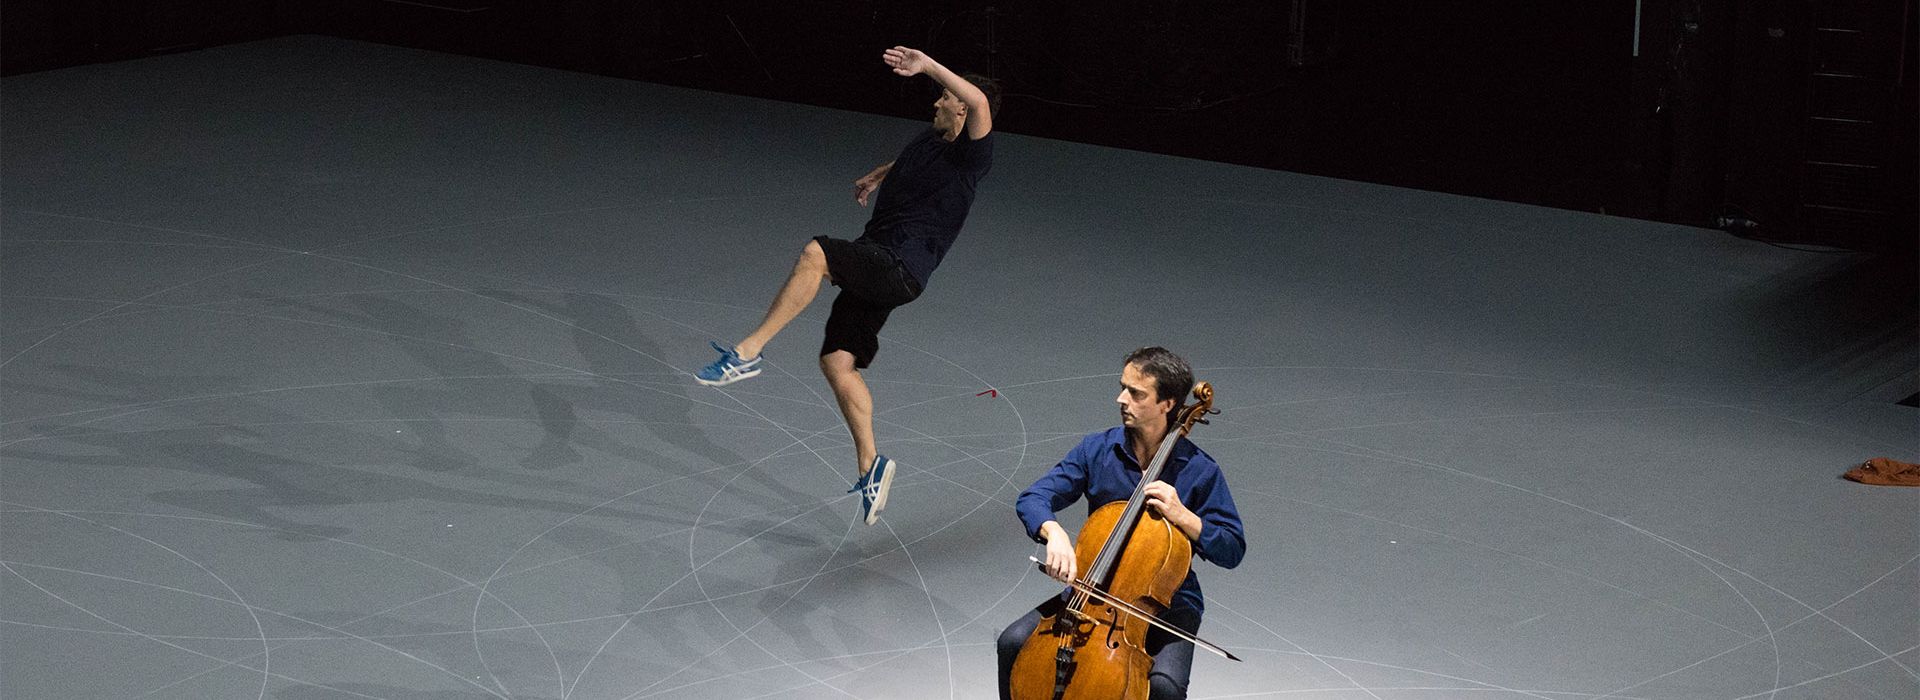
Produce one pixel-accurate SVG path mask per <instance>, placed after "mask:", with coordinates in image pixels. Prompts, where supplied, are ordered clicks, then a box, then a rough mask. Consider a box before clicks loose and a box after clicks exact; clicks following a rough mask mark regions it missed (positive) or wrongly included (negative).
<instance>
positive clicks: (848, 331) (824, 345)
mask: <svg viewBox="0 0 1920 700" xmlns="http://www.w3.org/2000/svg"><path fill="white" fill-rule="evenodd" d="M813 240H815V241H818V242H819V243H820V250H821V251H823V252H825V253H826V255H827V274H828V275H831V276H832V277H833V284H834V286H836V287H839V288H840V295H839V296H836V297H834V298H833V311H832V312H830V313H829V314H828V315H827V337H826V339H825V340H823V341H821V343H820V356H821V357H826V356H827V355H830V354H832V353H834V352H836V351H839V350H845V351H847V352H848V353H851V354H852V355H853V366H855V367H858V368H861V369H865V368H866V367H867V365H870V364H872V363H873V356H874V354H875V353H878V352H879V351H880V327H881V326H884V325H886V324H887V315H888V314H891V313H893V310H894V308H895V307H899V306H901V305H904V304H906V303H907V302H910V301H913V300H914V299H915V298H917V297H919V296H920V283H919V282H917V281H915V280H914V279H913V275H912V274H911V273H908V272H907V268H906V267H905V266H903V265H901V264H900V259H899V258H897V257H894V255H893V251H890V250H887V249H886V248H883V247H881V246H880V245H878V244H875V243H866V242H862V241H849V240H844V239H840V238H833V237H830V236H815V237H814V238H813Z"/></svg>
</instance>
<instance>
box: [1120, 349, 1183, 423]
mask: <svg viewBox="0 0 1920 700" xmlns="http://www.w3.org/2000/svg"><path fill="white" fill-rule="evenodd" d="M1159 385H1160V382H1159V380H1156V379H1154V378H1153V375H1151V374H1147V373H1145V372H1142V371H1140V368H1139V367H1135V366H1134V365H1132V364H1131V363H1129V364H1128V365H1127V366H1126V367H1125V368H1123V369H1121V370H1120V395H1119V396H1116V397H1114V399H1113V400H1114V402H1116V403H1118V404H1120V424H1121V425H1123V426H1126V427H1127V428H1129V429H1141V428H1153V427H1158V426H1161V425H1164V423H1162V421H1164V420H1165V419H1166V417H1167V414H1168V413H1171V412H1172V411H1173V399H1166V400H1161V399H1159V398H1157V397H1158V396H1159V389H1160V386H1159Z"/></svg>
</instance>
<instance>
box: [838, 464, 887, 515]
mask: <svg viewBox="0 0 1920 700" xmlns="http://www.w3.org/2000/svg"><path fill="white" fill-rule="evenodd" d="M892 485H893V460H891V459H887V456H886V455H874V457H873V468H872V469H868V470H867V473H866V474H863V475H861V477H860V481H859V483H856V484H854V485H853V488H850V489H847V493H853V492H855V491H859V492H860V518H861V519H862V520H865V521H867V524H868V525H872V524H873V523H874V521H876V520H879V519H880V509H881V508H885V507H887V487H890V486H892Z"/></svg>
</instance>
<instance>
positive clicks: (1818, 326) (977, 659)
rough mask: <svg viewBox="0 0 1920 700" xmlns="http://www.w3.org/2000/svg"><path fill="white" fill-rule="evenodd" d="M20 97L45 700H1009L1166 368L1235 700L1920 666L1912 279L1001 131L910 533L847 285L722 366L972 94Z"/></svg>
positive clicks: (1542, 695)
mask: <svg viewBox="0 0 1920 700" xmlns="http://www.w3.org/2000/svg"><path fill="white" fill-rule="evenodd" d="M874 69H875V70H883V68H882V67H881V66H880V65H879V64H878V62H877V61H876V63H875V66H874ZM4 88H5V93H4V110H5V111H4V127H5V151H4V199H3V200H0V203H3V204H4V209H3V212H0V225H3V226H4V236H5V239H4V243H5V247H4V255H5V258H4V260H5V263H4V275H5V277H4V294H5V329H4V330H5V332H4V336H3V337H4V347H3V348H0V349H3V350H4V355H3V356H0V362H4V369H3V370H0V372H3V373H0V381H3V382H4V388H5V405H4V415H3V416H0V420H3V421H4V423H3V424H0V459H4V460H5V462H4V473H3V474H0V489H4V491H3V492H0V505H3V506H4V512H3V513H0V535H3V536H4V538H5V539H4V550H3V551H4V557H3V558H0V568H4V571H0V587H3V588H0V590H4V600H3V601H0V635H4V637H3V639H0V642H3V644H4V647H3V650H0V669H3V670H4V676H5V680H4V684H3V685H0V693H4V694H5V696H6V697H8V698H20V699H22V700H26V699H30V698H289V699H302V700H304V699H318V698H367V697H380V698H485V697H493V698H578V699H581V700H586V699H589V698H592V699H602V698H610V699H616V700H618V699H632V698H655V697H676V698H681V697H688V698H763V697H764V698H923V697H951V698H985V697H990V696H991V695H992V694H993V690H992V688H993V677H994V676H993V674H994V671H993V650H992V644H991V642H992V639H993V637H994V635H995V634H996V632H997V631H998V630H999V629H1000V628H1001V627H1002V626H1004V625H1005V624H1006V623H1007V622H1009V621H1011V620H1013V619H1014V618H1015V617H1017V616H1019V615H1020V614H1021V613H1022V612H1023V611H1025V610H1026V609H1028V608H1029V607H1030V606H1032V605H1034V604H1035V603H1036V602H1038V601H1039V600H1040V599H1042V598H1044V597H1045V596H1047V595H1050V594H1051V593H1053V592H1055V591H1057V590H1058V589H1057V587H1056V585H1054V584H1051V583H1049V582H1048V581H1046V580H1044V579H1043V577H1041V576H1040V575H1039V574H1037V573H1036V572H1033V571H1031V570H1030V569H1029V567H1028V565H1027V563H1026V557H1027V556H1028V555H1029V554H1030V553H1032V552H1033V551H1034V548H1033V546H1032V544H1031V543H1029V542H1028V541H1027V540H1026V539H1025V538H1024V537H1023V536H1022V533H1021V531H1020V526H1019V524H1018V522H1017V520H1016V519H1015V518H1014V516H1013V512H1012V508H1011V501H1012V499H1013V496H1014V495H1015V494H1016V493H1018V492H1019V491H1020V490H1021V489H1022V488H1024V487H1025V486H1026V484H1027V483H1029V482H1030V481H1031V480H1032V479H1033V478H1035V477H1036V476H1037V475H1039V474H1040V473H1041V472H1042V471H1043V470H1045V469H1047V468H1048V467H1050V466H1051V465H1052V464H1053V463H1054V462H1055V461H1056V460H1057V459H1058V458H1059V457H1060V456H1061V455H1062V454H1063V453H1064V452H1065V451H1066V449H1067V448H1068V447H1070V446H1071V445H1072V444H1073V442H1074V441H1075V439H1076V438H1077V437H1078V436H1080V435H1082V434H1084V433H1087V432H1091V431H1094V430H1098V429H1102V428H1104V427H1107V426H1110V425H1112V424H1113V423H1115V421H1116V413H1115V411H1114V408H1113V405H1112V404H1111V403H1110V401H1111V400H1112V395H1113V394H1114V393H1115V380H1116V375H1117V372H1118V370H1119V367H1118V361H1119V358H1120V356H1121V355H1122V354H1123V353H1125V352H1126V351H1128V350H1130V349H1132V348H1134V347H1136V346H1140V345H1145V344H1164V345H1167V346H1169V347H1172V348H1174V349H1175V350H1177V351H1180V352H1182V353H1184V354H1186V355H1187V356H1188V357H1189V358H1191V359H1192V360H1193V362H1194V363H1195V365H1196V366H1197V367H1199V368H1200V371H1199V375H1200V377H1201V378H1202V379H1206V380H1210V381H1212V382H1213V383H1214V384H1215V385H1216V386H1217V387H1218V390H1219V401H1220V404H1219V405H1220V407H1221V408H1222V409H1224V411H1225V412H1224V414H1222V415H1220V416H1219V417H1218V418H1217V420H1215V421H1214V424H1213V425H1210V426H1204V427H1201V428H1199V429H1198V430H1197V431H1196V433H1195V438H1196V439H1197V440H1198V441H1199V442H1200V444H1201V445H1202V446H1203V447H1205V448H1206V449H1207V450H1209V451H1210V452H1211V453H1212V454H1214V455H1215V456H1216V457H1217V458H1218V459H1219V460H1220V461H1221V462H1222V463H1223V464H1224V465H1225V468H1226V470H1227V472H1228V477H1229V479H1230V481H1231V483H1232V487H1233V493H1234V496H1235V497H1236V499H1237V500H1238V502H1239V505H1240V507H1241V509H1242V510H1243V511H1244V512H1245V514H1246V527H1247V531H1248V533H1249V540H1250V547H1249V552H1248V554H1247V557H1246V561H1245V563H1244V564H1243V565H1242V566H1240V567H1239V568H1237V569H1234V570H1230V571H1229V570H1221V569H1218V568H1215V567H1212V566H1210V565H1207V564H1205V563H1201V564H1199V565H1198V567H1199V571H1200V576H1201V580H1202V581H1203V583H1204V584H1205V586H1206V590H1207V592H1208V601H1209V602H1208V605H1209V615H1208V617H1207V619H1206V623H1205V626H1204V628H1203V629H1202V633H1203V634H1204V636H1206V637H1208V638H1210V639H1212V640H1213V641H1216V642H1218V643H1220V644H1222V645H1224V646H1226V647H1229V648H1231V649H1233V650H1235V651H1236V652H1237V653H1238V654H1239V655H1240V656H1242V657H1244V658H1245V659H1246V661H1245V663H1241V664H1237V665H1236V664H1232V663H1230V662H1227V661H1224V660H1221V659H1216V658H1212V657H1206V656H1203V657H1202V658H1201V659H1199V660H1198V662H1197V666H1196V668H1195V670H1194V681H1193V689H1192V690H1193V697H1196V698H1228V697H1232V698H1244V697H1313V698H1343V699H1345V698H1379V699H1388V698H1408V699H1421V698H1518V697H1527V698H1538V699H1541V700H1600V698H1622V699H1637V698H1647V699H1657V700H1665V699H1677V698H1711V699H1719V700H1748V699H1760V698H1764V699H1766V700H1787V699H1790V698H1879V699H1886V700H1905V699H1910V698H1913V697H1915V696H1916V694H1917V693H1920V680H1917V679H1920V623H1917V622H1916V615H1915V603H1916V599H1917V598H1920V575H1916V558H1917V557H1920V490H1916V489H1904V490H1903V489H1897V488H1889V487H1868V486H1862V485H1858V484H1854V483H1851V482H1846V481H1842V480H1840V479H1839V478H1838V476H1839V474H1840V473H1841V472H1843V471H1845V470H1846V469H1847V468H1848V467H1849V466H1851V465H1853V464H1854V463H1856V462H1858V461H1860V460H1862V459H1864V458H1867V457H1871V456H1875V455H1888V456H1893V457H1898V458H1905V459H1909V460H1911V459H1913V458H1915V457H1920V449H1917V448H1920V445H1917V444H1916V442H1920V439H1917V438H1916V417H1915V409H1912V408H1907V407H1904V406H1898V405H1895V402H1896V401H1898V400H1899V399H1901V398H1903V397H1905V396H1906V395H1907V394H1909V393H1911V392H1912V391H1913V385H1914V367H1915V364H1916V362H1917V361H1920V360H1917V357H1916V355H1917V352H1916V345H1917V344H1920V343H1916V339H1915V327H1914V318H1915V314H1914V308H1913V307H1914V303H1913V298H1912V297H1911V295H1910V294H1905V293H1896V294H1889V295H1883V296H1878V297H1872V298H1864V299H1863V298H1860V295H1861V292H1862V290H1866V291H1867V292H1874V291H1875V290H1884V289H1895V290H1900V289H1910V287H1904V286H1901V285H1894V286H1892V287H1885V286H1884V285H1882V286H1876V285H1880V284H1881V283H1880V282H1878V281H1876V280H1877V278H1876V277H1875V275H1878V274H1880V273H1879V272H1878V268H1876V267H1875V266H1874V265H1873V264H1872V263H1871V262H1869V261H1867V260H1864V259H1862V258H1860V257H1857V256H1852V255H1830V254H1819V253H1809V252H1800V251H1793V250H1785V249H1782V248H1778V247H1771V246H1766V245H1762V244H1758V243H1753V242H1747V241H1741V240H1736V239H1732V238H1729V237H1726V236H1724V235H1721V234H1718V233H1715V232H1710V231H1703V230H1698V229H1690V228H1683V227H1676V226H1666V225H1660V224H1652V223H1647V222H1643V221H1633V220H1625V219H1619V218H1611V217H1606V216H1600V215H1595V214H1585V213H1577V212H1567V211H1556V210H1548V209H1540V208H1532V207H1525V206H1517V205H1509V204H1503V203H1498V202H1489V201H1479V200H1472V199H1466V198H1461V197H1453V196H1446V195H1438V194H1431V193H1423V192H1415V191H1407V190H1398V189H1392V188H1384V187H1378V186H1372V185H1365V184H1358V183H1352V182H1342V181H1333V180H1326V179H1319V178H1312V177H1304V176H1299V175H1293V174H1288V173H1280V172H1263V171H1257V170H1251V169H1246V168H1236V167H1228V166H1222V165H1217V164H1210V163H1204V162H1197V161H1188V160H1179V159H1173V158H1166V157H1159V156H1152V155H1145V154H1140V153H1132V152H1125V151H1117V150H1111V149H1102V148H1093V147H1087V146H1080V145H1074V144H1068V143H1061V142H1054V141H1045V140H1039V139H1031V138H1022V137H1019V136H1016V135H1011V134H1005V135H1002V136H1001V137H1000V138H1001V141H1000V142H999V146H998V152H997V156H996V157H997V162H996V164H995V166H994V170H993V173H992V175H991V176H990V177H989V179H988V180H987V181H986V183H985V185H984V186H983V189H982V191H981V194H980V198H979V201H978V203H977V205H976V206H975V209H974V214H973V218H972V219H971V221H970V222H969V225H968V229H967V231H966V234H965V235H964V236H963V237H962V238H961V240H960V242H959V244H958V245H957V246H956V248H955V250H954V252H953V254H952V255H951V256H950V257H949V258H948V260H947V262H946V264H945V266H944V267H942V268H941V270H940V271H939V273H938V274H937V275H936V276H935V277H934V279H933V282H932V284H931V286H930V289H929V290H928V292H927V294H926V296H925V297H923V298H922V299H921V300H920V301H918V302H916V303H914V304H912V305H911V306H908V307H906V308H904V309H902V310H901V311H900V312H898V313H896V314H895V317H894V319H893V322H892V323H891V325H889V326H888V327H887V330H886V334H885V347H884V349H883V351H882V353H881V355H880V358H879V360H878V362H877V364H876V365H875V367H874V368H873V369H872V370H871V372H870V373H869V377H870V381H871V382H872V384H873V387H874V392H875V400H876V402H877V404H878V407H879V419H878V431H879V434H880V438H881V440H882V445H883V448H884V449H885V451H887V452H889V453H891V454H892V455H893V456H895V457H896V458H898V459H899V460H901V462H902V463H903V465H904V468H903V471H902V472H901V476H900V479H899V481H898V482H897V484H896V490H895V493H894V495H893V502H892V504H891V507H890V508H889V509H888V510H887V511H886V514H885V517H884V518H882V519H881V521H880V523H879V524H878V525H876V526H873V527H867V526H863V525H859V524H856V523H855V522H854V510H855V501H854V500H853V497H851V496H847V495H845V494H844V493H843V492H844V491H845V490H846V488H847V486H848V482H849V479H850V478H851V477H852V475H853V464H852V457H851V453H850V449H849V447H848V442H847V438H846V434H845V431H844V429H843V427H842V425H841V423H840V420H839V417H838V414H837V412H836V410H835V409H834V407H833V405H832V401H831V396H830V394H829V393H828V391H827V388H826V386H825V383H824V382H823V381H822V380H821V379H820V377H819V376H818V373H817V371H816V370H815V368H814V364H813V359H812V355H813V351H814V349H815V348H816V347H817V345H816V344H817V343H818V339H819V333H820V322H821V320H822V318H823V316H824V313H825V307H826V303H825V301H824V300H822V301H820V302H819V303H816V305H815V306H814V307H812V308H811V309H810V310H809V311H808V312H807V313H806V314H805V315H804V316H803V317H802V318H801V319H800V320H799V321H798V322H797V323H796V324H795V325H794V326H793V327H792V328H791V329H790V330H789V331H788V332H787V333H786V334H785V335H783V336H781V337H780V338H779V339H778V340H776V341H775V342H774V344H773V345H772V346H771V347H770V348H769V350H768V356H769V357H770V359H771V362H772V363H773V369H772V370H771V371H769V372H768V374H767V375H766V376H763V377H761V378H758V379H754V380H752V381H750V382H746V383H743V384H737V385H734V386H733V387H729V388H728V389H726V390H715V389H709V388H705V387H701V386H698V385H696V384H694V383H693V382H692V380H691V378H690V377H689V376H688V375H687V372H689V371H690V370H691V369H693V368H695V367H697V366H699V365H700V364H702V363H705V362H706V361H708V360H709V359H711V358H710V357H709V354H710V353H709V351H708V350H707V347H706V341H707V340H709V339H733V338H735V337H737V336H739V335H741V334H743V333H745V332H746V331H747V330H748V329H749V328H750V326H751V325H752V324H753V323H754V321H755V320H756V319H757V318H758V315H759V314H760V312H761V310H762V309H763V308H764V305H765V303H766V299H767V298H768V296H769V295H770V294H771V293H772V291H773V290H774V288H775V286H776V285H777V283H778V282H779V280H780V279H781V278H782V276H783V275H784V272H785V270H786V268H787V266H788V265H789V264H790V261H791V259H792V256H793V254H794V253H795V252H796V251H797V250H798V247H799V245H800V244H801V242H802V241H804V240H805V238H806V237H808V236H811V235H814V234H821V233H826V234H835V235H842V236H852V235H855V234H856V233H857V232H858V230H859V226H860V225H861V223H862V221H863V220H864V215H865V214H866V212H865V210H863V209H861V208H860V207H858V206H856V205H855V204H854V203H853V202H852V200H851V197H850V182H851V180H852V179H853V178H854V177H856V176H858V175H860V174H861V173H863V172H865V171H866V170H867V169H868V168H870V167H872V166H873V165H875V164H877V163H879V162H881V161H883V160H886V159H888V158H890V157H891V156H892V155H893V153H894V152H895V150H896V149H897V148H898V147H899V146H900V145H901V144H902V143H904V142H905V140H906V139H907V138H908V137H910V136H911V135H912V133H913V132H914V131H915V130H916V129H918V128H919V125H918V124H916V123H914V122H911V121H905V120H899V119H890V118H883V117H875V116H868V115H860V114H850V113H843V112H835V111H830V110H823V109H813V108H806V107H801V106H795V105H789V104H776V103H769V102H763V101H755V100H747V99H740V98H734V97H728V96H723V95H715V94H706V93H699V92H693V91H686V90H678V89H670V88H664V87H659V86H652V85H645V84H637V83H632V82H624V81H619V80H611V79H604V78H597V77H592V76H586V75H579V74H570V73H564V72H557V71H551V70H543V69H536V68H530V67H525V66H516V65H509V64H502V63H493V62H487V61H480V60H473V59H467V58H458V57H450V56H445V55H435V54H429V53H420V52H414V51H406V50H399V49H393V48H386V47H379V46H373V45H367V44H358V43H352V42H344V41H337V40H331V39H320V38H312V37H295V38H289V39H283V40H275V41H269V42H263V43H256V44H248V45H241V46H232V47H226V48H217V49H210V50H205V51H200V52H196V53H190V54H182V55H173V56H166V57H159V58H153V59H149V60H143V61H135V62H128V63H118V64H111V65H100V66H90V67H82V68H74V69H68V70H60V71H54V72H48V73H40V74H31V75H25V76H19V77H15V78H9V79H7V80H6V81H5V82H4ZM903 99H904V98H903ZM1016 105H1017V103H1016ZM929 109H930V105H929ZM929 113H930V112H929ZM988 389H993V390H995V391H996V392H997V394H995V393H984V392H987V390H988ZM1070 512H1071V513H1073V515H1071V516H1070V517H1068V518H1067V520H1068V521H1069V522H1077V520H1078V518H1079V517H1081V515H1080V511H1079V510H1078V508H1077V507H1076V508H1075V509H1074V510H1072V511H1070Z"/></svg>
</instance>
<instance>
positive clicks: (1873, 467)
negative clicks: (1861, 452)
mask: <svg viewBox="0 0 1920 700" xmlns="http://www.w3.org/2000/svg"><path fill="white" fill-rule="evenodd" d="M1845 476H1846V477H1847V478H1848V479H1852V480H1854V481H1858V482H1860V483H1862V484H1873V485H1874V486H1920V464H1908V463H1906V462H1895V461H1893V460H1891V459H1887V458H1885V457H1875V458H1873V459H1869V460H1867V461H1866V462H1863V463H1861V464H1860V466H1857V467H1854V468H1852V469H1849V470H1847V473H1846V475H1845Z"/></svg>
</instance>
